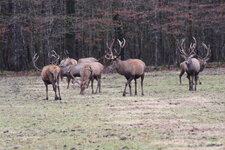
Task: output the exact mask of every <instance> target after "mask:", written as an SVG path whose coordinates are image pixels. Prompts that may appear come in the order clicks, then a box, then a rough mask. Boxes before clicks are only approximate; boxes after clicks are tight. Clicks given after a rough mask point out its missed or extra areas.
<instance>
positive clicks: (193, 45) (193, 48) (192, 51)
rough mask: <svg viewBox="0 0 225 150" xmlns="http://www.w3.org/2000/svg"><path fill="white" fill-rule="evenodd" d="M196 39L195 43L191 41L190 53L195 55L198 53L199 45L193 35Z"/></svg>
mask: <svg viewBox="0 0 225 150" xmlns="http://www.w3.org/2000/svg"><path fill="white" fill-rule="evenodd" d="M192 38H193V39H194V44H193V43H191V44H190V47H189V52H190V53H189V55H193V54H196V45H197V40H196V39H195V37H192Z"/></svg>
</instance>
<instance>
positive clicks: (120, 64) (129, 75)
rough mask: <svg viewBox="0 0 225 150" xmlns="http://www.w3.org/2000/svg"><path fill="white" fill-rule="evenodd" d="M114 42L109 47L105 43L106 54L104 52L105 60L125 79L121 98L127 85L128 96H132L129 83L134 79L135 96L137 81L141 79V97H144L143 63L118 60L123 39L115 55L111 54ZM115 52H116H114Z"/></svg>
mask: <svg viewBox="0 0 225 150" xmlns="http://www.w3.org/2000/svg"><path fill="white" fill-rule="evenodd" d="M114 41H115V40H113V42H112V43H111V45H110V46H109V44H108V43H106V45H107V48H108V50H109V51H108V52H106V55H105V58H106V59H108V60H112V61H113V67H115V68H116V70H117V72H118V73H119V74H121V75H123V76H125V78H126V79H127V82H126V84H125V88H124V91H123V96H126V88H127V85H129V88H130V95H132V90H131V81H132V80H133V79H134V81H135V95H137V79H138V78H139V77H141V90H142V95H144V90H143V80H144V75H145V71H144V70H145V63H144V62H143V61H142V60H140V59H128V60H120V59H119V56H120V55H121V49H122V48H123V47H124V46H125V43H126V41H125V39H123V41H122V42H121V41H120V40H118V42H119V46H120V52H119V53H117V55H114V54H113V50H112V49H113V44H114ZM115 52H116V51H115Z"/></svg>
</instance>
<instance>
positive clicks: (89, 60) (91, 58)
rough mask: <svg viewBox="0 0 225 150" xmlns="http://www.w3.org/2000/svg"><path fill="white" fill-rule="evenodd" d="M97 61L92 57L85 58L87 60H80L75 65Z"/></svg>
mask: <svg viewBox="0 0 225 150" xmlns="http://www.w3.org/2000/svg"><path fill="white" fill-rule="evenodd" d="M97 61H98V60H97V59H95V58H94V57H87V58H80V59H79V60H78V61H77V63H78V64H80V63H91V62H97Z"/></svg>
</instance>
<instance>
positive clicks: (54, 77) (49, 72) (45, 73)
mask: <svg viewBox="0 0 225 150" xmlns="http://www.w3.org/2000/svg"><path fill="white" fill-rule="evenodd" d="M54 57H55V56H54ZM38 58H39V56H38V55H37V54H35V55H34V56H33V59H32V62H33V65H34V67H35V68H36V69H37V70H39V71H41V78H42V80H43V82H44V84H45V87H46V100H48V85H49V84H52V86H53V90H54V92H55V100H61V95H60V87H59V75H60V68H59V67H58V66H57V65H55V64H50V65H47V66H44V67H43V69H42V70H41V69H39V68H38V67H37V66H36V61H37V60H38ZM55 63H57V61H55ZM57 91H58V94H59V97H58V96H57Z"/></svg>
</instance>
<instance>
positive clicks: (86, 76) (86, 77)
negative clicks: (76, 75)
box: [75, 64, 93, 95]
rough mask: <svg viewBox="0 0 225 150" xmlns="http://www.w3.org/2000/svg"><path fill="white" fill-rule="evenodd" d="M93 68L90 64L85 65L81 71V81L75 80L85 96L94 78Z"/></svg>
mask: <svg viewBox="0 0 225 150" xmlns="http://www.w3.org/2000/svg"><path fill="white" fill-rule="evenodd" d="M92 72H93V70H92V68H91V66H90V65H89V64H85V65H84V66H83V67H82V68H81V69H80V80H75V82H76V83H78V84H79V85H80V94H82V95H83V94H84V90H85V88H87V87H88V84H89V82H90V78H91V76H92Z"/></svg>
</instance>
